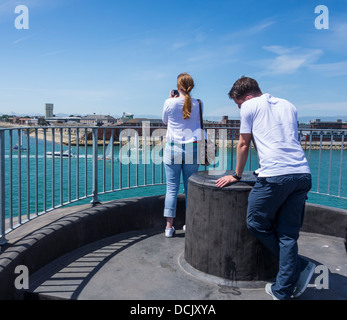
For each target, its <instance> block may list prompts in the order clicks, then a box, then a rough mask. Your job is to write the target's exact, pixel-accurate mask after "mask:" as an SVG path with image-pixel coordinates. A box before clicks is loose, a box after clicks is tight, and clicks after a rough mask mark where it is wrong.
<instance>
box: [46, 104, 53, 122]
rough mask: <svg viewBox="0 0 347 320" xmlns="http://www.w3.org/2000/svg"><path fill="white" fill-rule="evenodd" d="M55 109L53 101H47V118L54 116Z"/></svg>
mask: <svg viewBox="0 0 347 320" xmlns="http://www.w3.org/2000/svg"><path fill="white" fill-rule="evenodd" d="M53 109H54V106H53V104H52V103H46V107H45V111H46V119H50V118H53Z"/></svg>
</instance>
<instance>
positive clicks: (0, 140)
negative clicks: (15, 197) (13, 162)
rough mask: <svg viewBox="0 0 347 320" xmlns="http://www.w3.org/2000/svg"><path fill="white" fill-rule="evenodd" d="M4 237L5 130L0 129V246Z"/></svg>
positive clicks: (4, 240) (3, 241)
mask: <svg viewBox="0 0 347 320" xmlns="http://www.w3.org/2000/svg"><path fill="white" fill-rule="evenodd" d="M6 242H7V240H6V238H5V131H4V130H0V246H2V245H4V244H6Z"/></svg>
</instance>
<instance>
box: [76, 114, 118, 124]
mask: <svg viewBox="0 0 347 320" xmlns="http://www.w3.org/2000/svg"><path fill="white" fill-rule="evenodd" d="M115 123H117V119H116V118H114V117H111V116H105V115H97V114H92V115H88V116H85V117H83V118H81V124H85V125H88V126H95V125H96V126H102V125H109V124H115Z"/></svg>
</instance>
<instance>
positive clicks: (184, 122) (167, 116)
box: [163, 97, 204, 144]
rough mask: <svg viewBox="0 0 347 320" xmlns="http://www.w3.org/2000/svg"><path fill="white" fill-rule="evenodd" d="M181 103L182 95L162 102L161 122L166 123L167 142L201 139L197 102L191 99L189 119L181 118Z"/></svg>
mask: <svg viewBox="0 0 347 320" xmlns="http://www.w3.org/2000/svg"><path fill="white" fill-rule="evenodd" d="M201 104H202V103H201ZM183 105H184V97H179V98H170V99H167V100H166V101H165V103H164V109H163V122H164V124H165V125H167V133H166V139H167V142H169V143H178V144H184V143H191V142H195V141H199V140H201V126H200V111H199V102H198V101H197V100H196V99H192V111H191V115H190V118H189V119H184V118H183ZM203 110H204V108H203V104H202V111H203Z"/></svg>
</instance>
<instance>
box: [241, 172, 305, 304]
mask: <svg viewBox="0 0 347 320" xmlns="http://www.w3.org/2000/svg"><path fill="white" fill-rule="evenodd" d="M311 186H312V180H311V175H310V174H290V175H283V176H277V177H270V178H258V179H257V182H256V184H255V186H254V187H253V189H252V191H251V192H250V195H249V199H248V211H247V226H248V229H249V230H250V231H251V232H252V233H254V235H255V236H256V237H257V238H258V239H259V240H260V241H261V242H262V243H263V244H264V245H265V246H266V247H267V248H268V249H269V250H270V251H271V252H272V253H273V254H274V255H275V256H276V257H277V258H278V260H279V272H278V274H277V278H276V282H275V283H274V284H273V286H272V292H273V294H274V295H275V296H276V297H277V298H279V299H289V298H290V297H291V296H292V294H293V291H294V288H295V284H296V282H297V280H298V278H299V275H300V271H301V265H302V264H303V263H304V262H303V261H302V259H301V258H300V257H299V255H298V245H297V240H298V238H299V232H300V229H301V226H302V223H303V218H304V211H305V202H306V199H307V193H308V192H309V191H310V189H311Z"/></svg>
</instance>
